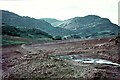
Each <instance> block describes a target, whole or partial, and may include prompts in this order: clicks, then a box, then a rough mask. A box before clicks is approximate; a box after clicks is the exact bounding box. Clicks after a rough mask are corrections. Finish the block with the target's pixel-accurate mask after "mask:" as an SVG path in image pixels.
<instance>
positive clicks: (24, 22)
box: [2, 10, 73, 36]
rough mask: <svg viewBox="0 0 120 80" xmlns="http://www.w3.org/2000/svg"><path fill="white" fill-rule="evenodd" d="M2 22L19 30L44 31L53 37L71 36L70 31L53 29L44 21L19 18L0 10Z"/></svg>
mask: <svg viewBox="0 0 120 80" xmlns="http://www.w3.org/2000/svg"><path fill="white" fill-rule="evenodd" d="M2 22H3V23H6V24H8V25H11V26H15V27H19V28H36V29H40V30H42V31H45V32H47V33H49V34H50V35H53V36H56V35H57V36H58V35H60V36H64V35H68V34H72V33H73V32H72V31H70V30H66V29H62V28H55V27H53V26H52V25H51V24H49V23H48V22H46V21H44V20H38V19H34V18H30V17H25V16H19V15H17V14H15V13H12V12H9V11H4V10H2Z"/></svg>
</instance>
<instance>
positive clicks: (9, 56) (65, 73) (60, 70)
mask: <svg viewBox="0 0 120 80" xmlns="http://www.w3.org/2000/svg"><path fill="white" fill-rule="evenodd" d="M118 42H119V39H118V38H115V37H112V38H103V39H94V40H85V41H80V40H65V41H57V42H49V43H44V44H32V45H25V44H23V45H19V46H17V45H16V46H6V47H3V50H2V51H3V55H2V58H3V62H2V66H3V79H5V80H8V79H9V80H10V79H12V80H18V79H22V78H26V79H28V80H29V79H31V80H39V79H40V78H47V79H49V78H65V79H66V78H79V79H81V80H106V79H108V80H120V68H119V67H116V66H112V65H105V64H104V65H100V64H85V63H81V62H74V61H71V60H65V59H57V58H55V57H53V56H54V55H79V58H83V57H86V58H101V59H106V60H111V61H113V62H117V63H119V59H120V54H119V51H120V50H119V49H120V48H119V43H118Z"/></svg>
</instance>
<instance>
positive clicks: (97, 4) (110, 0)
mask: <svg viewBox="0 0 120 80" xmlns="http://www.w3.org/2000/svg"><path fill="white" fill-rule="evenodd" d="M118 1H119V0H0V9H2V10H8V11H11V12H14V13H17V14H19V15H21V16H30V17H34V18H56V19H59V20H66V19H69V18H73V17H76V16H80V17H83V16H86V15H99V16H101V17H105V18H109V19H110V20H111V21H112V22H113V23H116V24H118Z"/></svg>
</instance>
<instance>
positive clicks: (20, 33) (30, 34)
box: [2, 23, 52, 38]
mask: <svg viewBox="0 0 120 80" xmlns="http://www.w3.org/2000/svg"><path fill="white" fill-rule="evenodd" d="M2 35H3V36H4V35H9V36H17V37H25V38H52V36H51V35H49V34H48V33H45V32H43V31H41V30H39V29H35V28H33V29H26V28H16V27H14V26H10V25H7V24H4V23H2Z"/></svg>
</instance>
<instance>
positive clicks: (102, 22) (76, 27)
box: [52, 15, 120, 38]
mask: <svg viewBox="0 0 120 80" xmlns="http://www.w3.org/2000/svg"><path fill="white" fill-rule="evenodd" d="M52 24H53V23H52ZM54 26H55V27H60V28H64V29H68V30H71V31H74V32H75V33H76V34H75V36H78V37H86V38H88V37H93V38H94V37H106V36H112V35H117V34H118V32H120V27H119V26H118V25H116V24H113V23H112V22H111V21H110V20H109V19H107V18H101V17H99V16H96V15H88V16H85V17H75V18H71V19H68V20H65V21H59V22H58V23H56V25H54ZM69 36H70V35H69ZM72 36H73V35H72Z"/></svg>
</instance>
